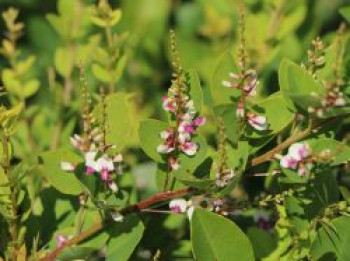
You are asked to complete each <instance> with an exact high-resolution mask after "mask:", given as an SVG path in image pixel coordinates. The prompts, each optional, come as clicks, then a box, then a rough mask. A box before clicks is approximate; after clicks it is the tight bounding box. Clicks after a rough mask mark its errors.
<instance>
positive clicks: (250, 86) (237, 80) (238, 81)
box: [222, 69, 259, 96]
mask: <svg viewBox="0 0 350 261" xmlns="http://www.w3.org/2000/svg"><path fill="white" fill-rule="evenodd" d="M229 76H230V78H231V79H232V81H226V80H224V81H222V85H224V86H225V87H227V88H235V89H240V90H242V91H243V93H244V95H245V96H255V95H256V87H257V86H258V84H259V81H258V74H257V72H256V71H255V70H253V69H249V70H247V71H245V72H244V73H239V74H237V73H229Z"/></svg>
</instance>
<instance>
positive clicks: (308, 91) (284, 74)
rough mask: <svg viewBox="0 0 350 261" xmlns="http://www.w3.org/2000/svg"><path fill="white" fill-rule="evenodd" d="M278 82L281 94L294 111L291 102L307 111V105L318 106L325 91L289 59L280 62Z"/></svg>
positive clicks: (304, 70)
mask: <svg viewBox="0 0 350 261" xmlns="http://www.w3.org/2000/svg"><path fill="white" fill-rule="evenodd" d="M279 84H280V88H281V92H282V94H283V95H284V97H285V98H286V99H287V101H289V102H288V103H289V104H288V106H289V107H290V108H291V109H293V110H294V111H296V108H295V106H293V104H292V103H291V102H293V103H294V104H295V105H296V106H297V107H300V108H302V109H303V110H306V111H307V109H308V107H309V106H318V105H319V104H320V100H321V99H322V97H323V96H324V95H325V92H326V90H325V88H323V86H322V84H321V83H319V82H316V80H315V79H314V78H313V77H312V76H311V75H310V74H309V73H308V72H307V71H306V69H304V68H302V67H300V66H298V65H297V64H295V63H293V62H291V61H289V60H283V61H282V62H281V65H280V69H279Z"/></svg>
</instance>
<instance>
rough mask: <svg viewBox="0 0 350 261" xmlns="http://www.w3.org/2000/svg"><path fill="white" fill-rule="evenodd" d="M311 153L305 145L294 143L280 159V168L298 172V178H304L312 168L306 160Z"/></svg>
mask: <svg viewBox="0 0 350 261" xmlns="http://www.w3.org/2000/svg"><path fill="white" fill-rule="evenodd" d="M310 154H311V151H310V148H309V146H308V144H307V143H294V144H293V145H291V146H290V147H289V149H288V153H287V155H285V156H282V157H281V158H280V165H281V167H282V168H287V169H293V170H296V169H297V170H298V174H299V175H300V176H305V175H306V174H307V173H308V172H309V171H310V170H311V168H312V164H311V163H310V162H308V161H306V159H307V158H308V157H309V156H310Z"/></svg>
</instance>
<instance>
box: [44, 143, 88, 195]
mask: <svg viewBox="0 0 350 261" xmlns="http://www.w3.org/2000/svg"><path fill="white" fill-rule="evenodd" d="M40 160H41V161H42V171H41V173H42V175H43V176H44V177H45V178H46V179H47V180H48V181H49V182H50V184H51V185H52V186H54V187H55V188H56V189H57V190H59V191H60V192H62V193H64V194H70V195H79V194H80V193H82V192H83V188H82V186H81V183H80V182H79V180H78V179H77V178H76V177H75V176H74V174H73V173H67V172H65V171H63V170H61V167H60V163H61V162H62V161H67V162H71V163H78V162H81V161H82V159H81V157H79V156H78V155H76V154H74V153H73V152H71V151H69V150H57V151H48V152H44V153H43V154H41V156H40Z"/></svg>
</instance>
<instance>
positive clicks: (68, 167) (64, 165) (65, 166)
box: [60, 161, 75, 172]
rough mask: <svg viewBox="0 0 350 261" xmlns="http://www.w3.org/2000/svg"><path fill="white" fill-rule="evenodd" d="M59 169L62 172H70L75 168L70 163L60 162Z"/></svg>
mask: <svg viewBox="0 0 350 261" xmlns="http://www.w3.org/2000/svg"><path fill="white" fill-rule="evenodd" d="M60 167H61V169H62V170H64V171H70V172H71V171H74V170H75V166H74V165H73V164H72V163H70V162H66V161H62V162H61V163H60Z"/></svg>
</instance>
